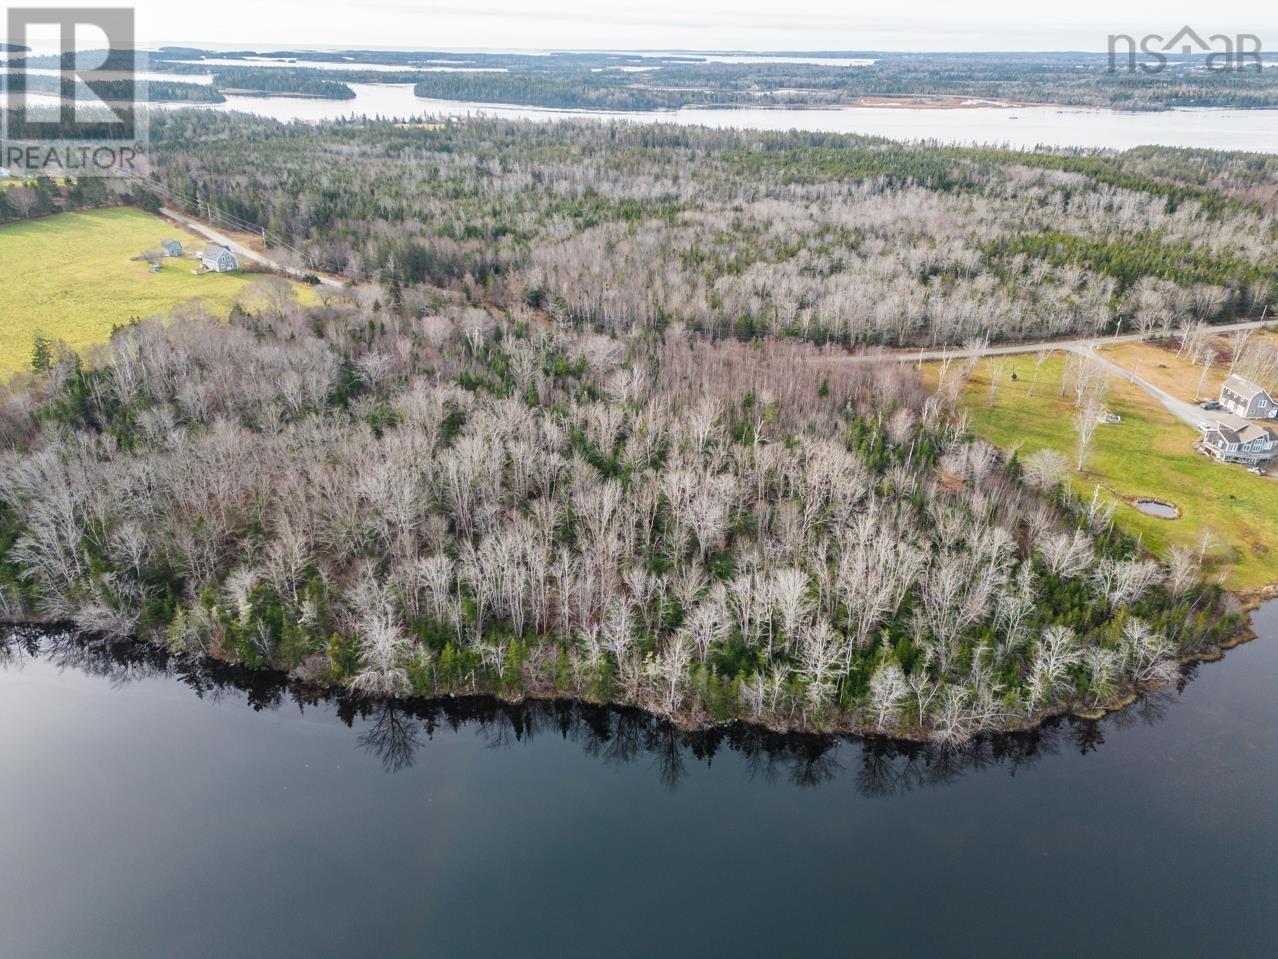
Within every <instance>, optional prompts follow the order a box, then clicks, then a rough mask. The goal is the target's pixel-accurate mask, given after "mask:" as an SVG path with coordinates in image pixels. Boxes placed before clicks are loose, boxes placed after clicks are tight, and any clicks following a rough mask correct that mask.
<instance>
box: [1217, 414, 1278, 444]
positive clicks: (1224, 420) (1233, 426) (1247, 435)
mask: <svg viewBox="0 0 1278 959" xmlns="http://www.w3.org/2000/svg"><path fill="white" fill-rule="evenodd" d="M1207 432H1209V433H1219V434H1220V435H1221V436H1222V437H1223V438H1224V440H1225V442H1226V443H1250V442H1251V441H1252V440H1256V439H1261V438H1264V437H1267V438H1268V439H1269V440H1271V441H1272V440H1278V434H1275V433H1274V431H1273V430H1271V429H1269V427H1267V426H1261V425H1260V424H1258V423H1253V422H1251V421H1250V420H1245V419H1243V418H1242V417H1240V416H1231V415H1230V414H1228V413H1224V414H1221V415H1220V416H1218V417H1217V419H1216V422H1215V424H1214V425H1213V426H1212V428H1211V429H1210V430H1208V431H1207Z"/></svg>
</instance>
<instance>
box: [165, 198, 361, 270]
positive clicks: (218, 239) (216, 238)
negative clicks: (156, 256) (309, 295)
mask: <svg viewBox="0 0 1278 959" xmlns="http://www.w3.org/2000/svg"><path fill="white" fill-rule="evenodd" d="M160 212H161V213H162V214H164V215H165V216H167V217H168V218H169V219H170V220H176V221H177V222H178V223H181V224H182V225H183V226H184V227H186V228H187V229H188V230H193V231H195V232H196V233H198V234H200V236H203V237H205V238H207V239H209V240H212V241H213V242H214V243H222V244H225V245H226V246H229V247H230V248H231V252H232V253H234V254H235V255H236V256H242V257H244V258H245V259H246V260H252V261H253V262H254V263H260V264H262V266H264V267H266V268H267V269H269V270H274V271H275V272H276V273H283V274H284V275H285V276H291V277H293V278H294V279H296V280H300V279H302V277H304V276H305V275H306V272H305V271H303V270H298V269H294V268H293V267H291V266H285V265H284V264H283V263H280V262H279V261H277V260H272V259H271V258H270V257H269V256H264V255H263V254H261V253H258V252H257V251H256V250H253V249H250V248H249V247H247V246H245V245H244V244H243V243H237V242H236V241H235V240H232V239H231V238H230V237H229V236H227V235H226V234H224V233H219V232H218V231H217V230H215V229H213V228H212V227H211V226H206V225H205V224H203V223H201V222H200V221H199V220H192V219H191V218H190V217H189V216H187V215H186V214H185V213H178V212H177V211H176V210H170V209H169V208H168V207H160ZM319 281H320V282H321V283H322V284H324V285H325V286H331V287H336V288H338V289H340V288H342V287H343V286H345V284H344V283H342V282H341V281H340V280H335V279H333V278H332V277H331V276H321V277H320V278H319Z"/></svg>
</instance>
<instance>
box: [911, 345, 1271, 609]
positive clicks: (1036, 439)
mask: <svg viewBox="0 0 1278 959" xmlns="http://www.w3.org/2000/svg"><path fill="white" fill-rule="evenodd" d="M999 362H1001V363H1006V364H1008V366H1007V370H1008V371H1009V372H1010V370H1011V358H1003V359H1001V360H986V361H982V362H981V363H979V364H978V365H977V367H976V372H975V374H974V376H973V377H972V380H971V382H970V383H969V384H968V385H967V387H966V391H965V394H964V403H965V406H966V408H967V411H968V415H969V422H970V424H971V427H972V429H973V430H974V431H975V432H976V433H977V434H978V435H980V436H983V437H985V438H986V439H988V440H989V441H990V442H992V443H994V444H995V445H997V446H1000V447H1002V448H1003V449H1008V450H1010V449H1012V448H1015V447H1019V449H1020V455H1021V456H1022V458H1023V457H1025V456H1027V455H1028V454H1030V453H1033V452H1034V451H1036V450H1040V449H1043V448H1045V447H1050V448H1051V449H1055V450H1059V451H1060V452H1062V453H1064V454H1065V455H1066V456H1067V457H1068V458H1069V460H1070V463H1071V465H1072V464H1073V462H1074V457H1075V450H1076V441H1075V432H1074V426H1073V422H1072V418H1073V415H1074V403H1073V394H1072V392H1071V393H1070V394H1069V395H1068V396H1064V397H1062V396H1061V395H1060V382H1061V376H1062V374H1063V372H1064V369H1065V361H1064V359H1063V357H1062V356H1061V355H1060V354H1053V355H1052V356H1051V357H1050V358H1049V359H1048V360H1047V362H1046V363H1045V364H1044V365H1043V369H1042V371H1041V373H1040V374H1039V377H1038V383H1037V386H1036V387H1035V389H1034V394H1033V396H1027V395H1026V394H1027V392H1028V388H1029V384H1028V380H1029V378H1030V376H1031V371H1032V367H1033V360H1032V359H1027V358H1018V360H1017V362H1016V371H1017V373H1018V374H1019V375H1020V377H1021V378H1020V379H1019V380H1018V381H1016V382H1012V381H1011V380H1010V376H1008V375H1004V376H1003V378H1002V381H1001V382H1002V386H1001V387H1000V389H999V391H998V393H997V397H996V400H995V402H994V404H993V405H992V406H991V405H990V402H989V371H990V364H992V363H999ZM932 378H933V379H935V371H934V370H933V371H932ZM1106 405H1107V406H1108V408H1109V409H1111V410H1113V411H1114V412H1115V413H1118V414H1119V415H1120V416H1121V417H1122V423H1120V424H1117V425H1113V426H1110V425H1102V426H1100V427H1098V428H1097V430H1096V436H1095V439H1094V441H1093V444H1092V451H1091V455H1090V457H1089V459H1088V463H1087V470H1086V472H1085V473H1083V474H1075V475H1074V478H1073V485H1074V487H1075V488H1076V489H1077V490H1078V491H1079V492H1080V493H1082V494H1084V495H1086V496H1090V495H1091V493H1092V490H1093V489H1094V488H1095V487H1096V486H1097V485H1098V484H1099V485H1100V487H1101V490H1102V492H1103V494H1104V495H1106V496H1107V497H1108V498H1109V499H1110V500H1111V501H1113V502H1116V503H1117V504H1118V505H1117V509H1116V511H1115V513H1114V516H1115V519H1116V520H1117V521H1118V522H1119V524H1120V526H1121V527H1122V528H1123V529H1125V530H1127V531H1128V532H1130V533H1132V534H1134V535H1139V536H1140V537H1141V541H1142V543H1143V544H1144V545H1145V547H1146V548H1148V549H1149V550H1151V551H1152V552H1154V553H1155V554H1156V555H1160V556H1165V555H1166V553H1167V550H1168V548H1169V547H1170V546H1172V545H1175V544H1183V545H1186V546H1195V545H1196V544H1197V542H1198V538H1199V536H1200V535H1201V534H1202V531H1203V530H1204V528H1207V529H1210V530H1211V531H1212V532H1213V534H1214V535H1215V537H1216V540H1217V545H1215V546H1214V547H1213V548H1212V549H1211V550H1210V552H1209V554H1208V556H1209V559H1210V566H1209V569H1208V571H1207V572H1208V575H1212V576H1214V575H1216V574H1219V573H1223V574H1224V575H1225V585H1226V586H1228V587H1230V588H1234V589H1246V588H1254V587H1258V586H1262V585H1265V584H1267V583H1271V582H1274V581H1276V580H1278V480H1275V479H1274V478H1271V477H1261V476H1256V475H1254V474H1252V473H1248V472H1247V471H1246V470H1245V469H1243V468H1242V467H1240V466H1227V465H1224V464H1219V463H1215V462H1213V461H1211V460H1209V459H1207V458H1206V457H1204V456H1202V455H1201V454H1199V453H1197V452H1195V451H1194V448H1193V444H1194V440H1195V438H1196V436H1197V434H1196V433H1195V431H1194V430H1193V429H1191V428H1190V427H1189V426H1186V425H1185V424H1184V423H1181V422H1180V421H1179V420H1177V419H1175V418H1174V417H1173V416H1172V415H1171V414H1170V413H1168V412H1167V411H1166V410H1164V409H1163V408H1162V407H1161V406H1160V405H1158V403H1157V402H1156V401H1155V400H1154V399H1153V398H1152V397H1150V396H1149V394H1147V393H1145V392H1144V391H1143V390H1141V389H1140V388H1139V387H1136V386H1133V385H1132V384H1130V383H1128V382H1126V381H1125V380H1122V379H1119V378H1111V380H1110V388H1109V395H1108V398H1107V400H1106ZM1138 496H1148V497H1151V498H1154V499H1161V500H1166V501H1168V502H1171V503H1174V504H1175V505H1176V506H1177V507H1179V508H1180V511H1181V517H1180V518H1179V519H1175V520H1162V519H1157V518H1155V517H1152V516H1147V515H1145V514H1144V513H1141V512H1139V511H1138V510H1137V509H1136V508H1135V507H1134V506H1132V505H1131V504H1130V502H1129V500H1131V499H1134V498H1135V497H1138Z"/></svg>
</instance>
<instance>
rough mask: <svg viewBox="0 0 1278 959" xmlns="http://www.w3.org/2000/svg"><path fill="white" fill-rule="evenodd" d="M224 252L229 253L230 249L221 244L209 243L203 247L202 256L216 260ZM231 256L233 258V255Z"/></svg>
mask: <svg viewBox="0 0 1278 959" xmlns="http://www.w3.org/2000/svg"><path fill="white" fill-rule="evenodd" d="M224 252H225V253H231V248H230V247H229V246H223V245H222V244H221V243H210V244H208V245H207V246H205V247H204V256H205V258H207V259H213V260H216V259H217V258H218V257H219V256H221V255H222V254H223V253H224ZM231 255H232V256H234V255H235V254H234V253H231Z"/></svg>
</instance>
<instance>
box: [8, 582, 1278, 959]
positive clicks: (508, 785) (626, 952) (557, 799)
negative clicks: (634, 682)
mask: <svg viewBox="0 0 1278 959" xmlns="http://www.w3.org/2000/svg"><path fill="white" fill-rule="evenodd" d="M1256 625H1257V628H1258V631H1259V632H1260V634H1261V638H1260V639H1259V640H1257V641H1255V642H1252V643H1250V644H1247V645H1245V646H1242V647H1239V648H1238V649H1236V650H1233V651H1231V652H1229V653H1227V654H1226V656H1225V658H1224V660H1223V661H1221V662H1218V663H1212V664H1205V665H1202V666H1199V667H1197V668H1195V669H1194V670H1192V672H1191V673H1190V675H1189V676H1188V681H1187V682H1186V684H1185V685H1184V687H1183V689H1182V690H1181V691H1179V692H1169V693H1167V694H1164V695H1160V696H1156V697H1154V698H1152V699H1150V700H1148V701H1146V702H1144V703H1143V704H1141V705H1139V706H1137V707H1134V708H1132V709H1129V710H1127V711H1124V712H1122V713H1118V714H1114V715H1111V716H1110V717H1108V718H1107V719H1105V720H1103V721H1101V722H1099V723H1086V722H1073V723H1068V722H1062V723H1059V724H1057V725H1055V726H1052V727H1050V728H1048V729H1046V730H1044V731H1042V732H1041V733H1040V734H1037V735H1034V736H1022V737H1005V738H1001V739H997V740H993V741H987V742H984V743H982V744H980V745H978V746H977V747H974V748H972V749H969V750H968V751H966V752H963V753H958V754H949V755H947V754H945V753H941V752H938V751H936V750H934V749H928V748H919V747H914V748H908V749H904V750H902V749H897V748H894V747H892V746H890V745H886V744H865V743H861V742H856V741H843V742H837V743H831V742H827V741H824V740H820V739H799V740H788V739H785V738H782V737H776V736H762V735H758V734H755V733H751V732H750V731H748V730H745V729H740V728H734V729H731V730H728V731H723V732H721V733H720V734H718V735H714V736H680V735H679V734H676V733H673V732H672V731H670V730H668V729H666V728H664V727H662V726H661V725H660V724H657V723H655V722H653V721H651V720H646V719H644V718H643V717H642V716H641V715H639V714H633V713H625V712H617V711H607V710H599V709H593V710H583V709H574V708H572V707H570V706H562V707H543V708H540V709H537V710H531V711H529V710H518V709H515V708H511V707H504V708H498V707H497V706H495V705H494V704H493V703H491V702H487V701H480V702H475V703H467V702H462V701H456V700H454V701H451V703H450V705H449V706H448V707H447V708H445V707H442V706H434V707H431V706H428V705H426V704H420V705H418V706H415V707H414V708H412V709H403V708H401V709H398V710H396V711H395V712H393V713H387V712H386V711H384V710H376V709H372V710H369V709H365V710H363V711H361V710H360V709H359V708H358V707H356V706H355V705H354V704H352V703H350V702H345V701H333V700H323V699H321V700H319V701H315V702H307V701H304V700H302V699H299V698H298V697H295V696H293V695H292V694H290V693H289V692H288V691H287V690H285V689H283V688H281V687H280V686H278V685H275V684H272V683H271V682H270V681H269V680H267V679H265V678H263V677H252V676H246V675H244V674H240V673H236V672H234V671H230V670H226V669H214V668H211V667H208V666H199V665H197V664H190V663H176V664H175V663H168V662H166V661H165V659H164V658H163V657H162V656H160V655H158V654H155V653H151V652H148V651H147V650H146V649H144V648H142V647H139V646H136V645H134V644H125V645H119V646H115V647H112V646H103V645H99V644H90V645H85V644H83V643H81V642H77V641H70V640H60V641H59V640H56V639H51V638H48V637H46V638H43V639H41V640H39V641H37V640H28V641H19V640H14V639H10V641H9V642H8V644H7V646H5V649H7V651H8V653H7V656H6V657H5V662H4V664H3V665H0V770H2V771H3V772H2V773H0V863H3V867H2V868H0V955H3V956H4V957H5V959H28V957H55V956H56V957H62V956H67V957H70V956H93V957H96V959H117V957H118V959H125V957H127V959H135V957H141V956H146V957H150V956H186V957H204V956H210V957H211V956H219V957H220V956H235V957H237V959H242V957H272V959H274V957H285V956H306V957H319V956H342V957H349V956H370V957H373V956H376V957H381V956H396V957H398V956H427V955H429V956H444V955H458V956H512V957H513V956H519V957H525V956H528V957H539V956H547V957H552V956H553V957H575V956H583V957H585V956H590V957H598V956H609V957H613V956H622V957H627V956H635V957H652V956H670V957H678V956H840V957H845V956H854V955H869V956H876V955H884V956H906V955H909V956H976V955H980V956H982V957H1003V956H1007V957H1018V959H1023V957H1027V956H1033V957H1036V959H1037V957H1057V956H1059V957H1077V956H1080V955H1095V956H1115V957H1118V956H1124V957H1126V956H1131V957H1135V956H1160V957H1182V956H1183V957H1209V956H1210V957H1216V956H1219V957H1229V959H1248V957H1262V956H1263V957H1270V956H1272V955H1273V954H1274V944H1275V942H1278V865H1275V864H1276V863H1278V802H1276V799H1275V797H1278V724H1276V720H1278V706H1276V699H1275V689H1278V605H1274V604H1271V605H1270V606H1269V607H1268V608H1266V609H1265V610H1262V611H1261V613H1260V614H1259V615H1258V617H1257V623H1256Z"/></svg>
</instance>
